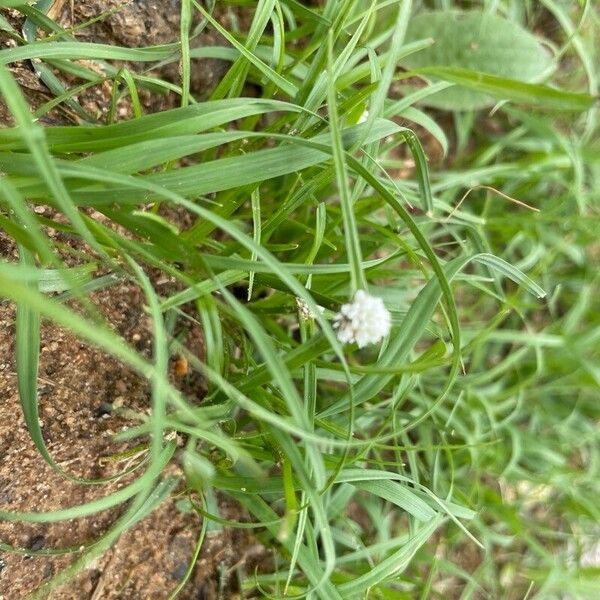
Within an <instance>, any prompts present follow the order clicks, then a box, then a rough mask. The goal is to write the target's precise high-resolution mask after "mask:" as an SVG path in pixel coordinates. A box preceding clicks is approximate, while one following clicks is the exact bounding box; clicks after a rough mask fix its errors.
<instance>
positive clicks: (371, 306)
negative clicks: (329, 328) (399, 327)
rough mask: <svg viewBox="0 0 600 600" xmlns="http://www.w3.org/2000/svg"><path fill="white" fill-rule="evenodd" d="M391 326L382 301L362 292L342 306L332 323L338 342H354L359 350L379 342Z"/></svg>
mask: <svg viewBox="0 0 600 600" xmlns="http://www.w3.org/2000/svg"><path fill="white" fill-rule="evenodd" d="M391 326H392V322H391V316H390V313H389V311H388V310H387V308H386V307H385V305H384V303H383V300H382V299H381V298H376V297H375V296H371V295H369V294H368V293H367V292H365V291H364V290H358V291H357V292H356V294H354V298H353V299H352V302H350V303H348V304H343V305H342V307H341V309H340V312H338V313H337V314H336V315H335V317H334V321H333V327H334V329H335V330H336V331H337V336H338V339H339V340H340V342H342V343H344V344H350V343H352V342H356V343H357V344H358V347H359V348H364V347H365V346H367V345H368V344H377V343H378V342H380V341H381V340H382V339H383V338H384V337H385V336H386V335H387V334H388V333H389V332H390V329H391Z"/></svg>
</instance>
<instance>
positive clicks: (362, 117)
mask: <svg viewBox="0 0 600 600" xmlns="http://www.w3.org/2000/svg"><path fill="white" fill-rule="evenodd" d="M368 118H369V111H368V110H367V109H366V108H365V110H364V111H363V113H362V115H360V117H359V118H358V124H359V125H360V124H361V123H366V122H367V119H368Z"/></svg>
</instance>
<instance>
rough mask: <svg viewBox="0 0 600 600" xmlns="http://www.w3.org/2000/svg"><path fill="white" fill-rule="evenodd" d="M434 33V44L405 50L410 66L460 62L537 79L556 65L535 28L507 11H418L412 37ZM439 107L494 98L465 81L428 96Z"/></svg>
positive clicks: (470, 106) (466, 106)
mask: <svg viewBox="0 0 600 600" xmlns="http://www.w3.org/2000/svg"><path fill="white" fill-rule="evenodd" d="M422 38H432V39H433V40H434V44H433V45H431V46H430V47H428V48H426V49H424V50H422V51H421V52H417V53H415V54H411V55H409V56H406V57H405V58H404V59H403V64H404V65H405V66H407V67H408V68H410V69H413V70H419V69H421V68H422V67H458V68H462V69H467V70H470V71H477V72H482V73H487V74H490V75H496V76H498V77H502V78H505V79H512V80H516V81H521V82H527V83H532V82H538V81H540V80H541V79H543V77H544V76H546V75H547V74H548V73H549V72H550V71H551V69H552V66H553V60H552V56H551V55H550V53H549V51H548V49H547V48H546V47H544V46H543V45H542V44H541V43H540V41H539V40H538V39H537V38H536V37H535V36H534V35H533V34H531V33H529V32H528V31H526V30H525V29H523V28H522V27H520V26H519V25H517V24H516V23H514V22H513V21H507V20H506V19H503V18H502V17H499V16H496V15H492V14H489V13H482V12H480V11H467V12H459V11H433V12H424V13H421V14H419V15H417V16H416V17H415V18H414V19H413V20H412V21H411V25H410V28H409V30H408V33H407V41H414V40H419V39H422ZM423 102H424V103H426V104H428V105H430V106H435V107H437V108H445V109H451V110H475V109H479V108H484V107H486V106H490V105H493V104H494V99H493V98H492V97H491V96H490V95H488V94H484V93H481V92H478V91H474V90H470V89H469V90H466V89H464V88H461V87H456V86H455V87H452V88H449V89H445V90H442V91H440V92H438V93H437V94H434V95H431V96H429V97H427V98H425V99H424V100H423Z"/></svg>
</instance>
